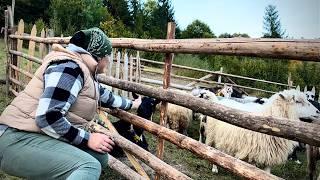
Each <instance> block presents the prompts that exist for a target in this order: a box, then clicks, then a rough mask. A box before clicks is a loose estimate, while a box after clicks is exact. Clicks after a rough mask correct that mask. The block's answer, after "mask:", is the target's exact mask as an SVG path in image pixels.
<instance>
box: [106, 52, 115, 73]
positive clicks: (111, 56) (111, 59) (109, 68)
mask: <svg viewBox="0 0 320 180" xmlns="http://www.w3.org/2000/svg"><path fill="white" fill-rule="evenodd" d="M113 59H114V53H113V51H112V52H111V55H110V59H109V61H108V72H107V75H108V76H112V66H113Z"/></svg>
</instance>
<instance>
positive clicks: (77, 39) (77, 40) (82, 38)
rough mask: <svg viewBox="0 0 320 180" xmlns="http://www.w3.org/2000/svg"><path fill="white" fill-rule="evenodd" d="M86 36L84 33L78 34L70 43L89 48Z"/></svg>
mask: <svg viewBox="0 0 320 180" xmlns="http://www.w3.org/2000/svg"><path fill="white" fill-rule="evenodd" d="M85 42H86V41H85V34H84V33H83V32H82V31H78V32H76V33H75V34H74V35H73V36H72V38H71V39H70V43H72V44H74V45H76V46H79V47H82V48H83V49H87V48H88V44H86V43H85Z"/></svg>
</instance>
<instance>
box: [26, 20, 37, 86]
mask: <svg viewBox="0 0 320 180" xmlns="http://www.w3.org/2000/svg"><path fill="white" fill-rule="evenodd" d="M31 36H37V27H36V25H33V27H32V30H31ZM35 48H36V43H35V42H33V41H29V50H28V55H30V56H34V51H35ZM32 64H33V63H32V61H28V63H27V71H28V72H31V73H32V72H33V70H32V66H33V65H32ZM29 80H30V79H29ZM29 80H28V81H29Z"/></svg>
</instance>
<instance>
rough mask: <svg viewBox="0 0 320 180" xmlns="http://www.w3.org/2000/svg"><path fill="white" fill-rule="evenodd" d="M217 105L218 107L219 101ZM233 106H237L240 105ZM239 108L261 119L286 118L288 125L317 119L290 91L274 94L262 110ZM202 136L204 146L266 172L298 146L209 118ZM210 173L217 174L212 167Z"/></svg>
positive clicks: (296, 93)
mask: <svg viewBox="0 0 320 180" xmlns="http://www.w3.org/2000/svg"><path fill="white" fill-rule="evenodd" d="M229 101H230V102H229V104H230V103H231V104H233V105H234V104H236V102H235V101H233V102H232V100H229ZM217 103H221V104H222V102H221V101H217ZM226 104H227V103H224V104H222V105H226ZM237 105H238V106H241V103H239V104H237ZM243 106H245V104H242V107H238V108H237V109H239V110H246V111H248V112H251V113H255V114H257V115H262V116H273V117H279V118H280V117H281V118H288V119H289V120H292V121H298V120H299V118H302V117H303V118H307V117H310V116H316V117H319V115H320V114H319V111H318V110H317V109H316V108H315V107H313V106H312V105H311V104H310V103H309V102H308V100H307V98H306V97H305V95H304V94H303V93H301V92H299V91H297V90H293V89H292V90H284V91H282V92H279V93H277V94H274V95H273V96H271V97H270V99H269V101H268V102H267V103H266V104H264V105H263V106H262V105H258V104H256V106H255V107H254V108H252V109H250V108H246V107H243ZM259 106H260V107H259ZM206 134H207V138H206V142H205V143H206V145H209V146H214V147H216V148H217V149H218V150H220V151H223V152H225V153H227V154H229V155H232V156H234V157H236V158H238V159H242V160H246V161H247V162H249V163H253V164H256V165H259V166H262V167H265V170H266V171H268V172H270V170H271V169H270V167H271V166H273V165H277V164H282V163H284V162H285V161H286V160H287V157H288V155H289V154H290V153H291V152H292V151H293V148H294V147H295V146H297V145H298V142H295V141H291V140H287V139H283V138H279V137H274V136H270V135H266V134H262V133H258V132H254V131H251V130H247V129H244V128H240V127H237V126H234V125H231V124H228V123H225V122H222V121H219V120H217V119H215V118H212V117H208V118H207V130H206ZM212 172H214V173H217V172H218V169H217V167H216V166H215V165H213V167H212Z"/></svg>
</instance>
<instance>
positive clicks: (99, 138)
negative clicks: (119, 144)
mask: <svg viewBox="0 0 320 180" xmlns="http://www.w3.org/2000/svg"><path fill="white" fill-rule="evenodd" d="M114 145H115V144H114V142H113V140H112V139H111V138H110V137H109V136H107V135H105V134H101V133H91V134H90V137H89V141H88V147H89V148H90V149H92V150H94V151H97V152H99V153H107V152H111V151H112V149H113V147H112V146H114Z"/></svg>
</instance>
